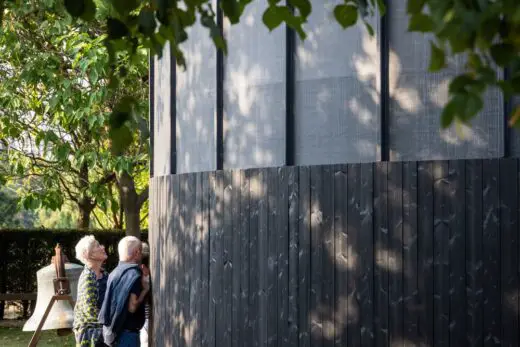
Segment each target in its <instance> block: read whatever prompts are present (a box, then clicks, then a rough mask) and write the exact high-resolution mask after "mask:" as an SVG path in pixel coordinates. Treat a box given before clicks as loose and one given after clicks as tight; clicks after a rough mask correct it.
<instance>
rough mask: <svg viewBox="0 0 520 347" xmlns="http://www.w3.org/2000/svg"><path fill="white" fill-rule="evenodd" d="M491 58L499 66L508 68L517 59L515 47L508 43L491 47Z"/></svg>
mask: <svg viewBox="0 0 520 347" xmlns="http://www.w3.org/2000/svg"><path fill="white" fill-rule="evenodd" d="M490 53H491V57H492V58H493V60H494V61H495V63H497V65H498V66H501V67H506V66H508V65H509V63H511V61H512V60H513V59H514V58H515V57H516V52H515V47H514V46H513V45H511V44H508V43H499V44H496V45H493V46H491V49H490Z"/></svg>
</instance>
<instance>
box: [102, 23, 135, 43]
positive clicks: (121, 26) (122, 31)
mask: <svg viewBox="0 0 520 347" xmlns="http://www.w3.org/2000/svg"><path fill="white" fill-rule="evenodd" d="M107 29H108V38H109V39H111V40H117V39H121V38H123V37H125V36H127V35H128V34H129V33H130V32H129V31H128V28H127V27H126V25H125V23H123V22H121V21H120V20H119V19H115V18H108V19H107Z"/></svg>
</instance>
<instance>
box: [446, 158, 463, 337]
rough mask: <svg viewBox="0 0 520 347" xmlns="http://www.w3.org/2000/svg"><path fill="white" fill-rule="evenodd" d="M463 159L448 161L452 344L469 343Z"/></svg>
mask: <svg viewBox="0 0 520 347" xmlns="http://www.w3.org/2000/svg"><path fill="white" fill-rule="evenodd" d="M465 168H466V167H465V165H464V161H462V160H455V161H450V162H449V180H450V192H449V199H450V200H451V206H452V208H451V212H452V213H451V216H450V240H449V262H450V265H449V266H450V292H449V299H450V323H449V327H450V345H451V346H453V345H455V346H463V345H465V343H466V266H465V265H466V264H465V261H466V185H465V183H466V170H465Z"/></svg>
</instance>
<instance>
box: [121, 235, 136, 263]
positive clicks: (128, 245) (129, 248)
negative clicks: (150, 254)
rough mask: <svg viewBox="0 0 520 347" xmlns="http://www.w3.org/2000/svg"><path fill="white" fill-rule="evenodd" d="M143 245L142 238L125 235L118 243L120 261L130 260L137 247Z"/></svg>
mask: <svg viewBox="0 0 520 347" xmlns="http://www.w3.org/2000/svg"><path fill="white" fill-rule="evenodd" d="M140 245H141V240H139V239H138V238H137V237H135V236H125V237H123V238H122V239H121V241H119V244H118V245H117V252H118V253H119V261H128V260H130V258H131V257H132V255H133V253H134V251H135V249H136V248H137V247H139V246H140Z"/></svg>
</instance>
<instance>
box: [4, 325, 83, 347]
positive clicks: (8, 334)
mask: <svg viewBox="0 0 520 347" xmlns="http://www.w3.org/2000/svg"><path fill="white" fill-rule="evenodd" d="M33 333H34V332H32V331H27V332H25V331H22V328H21V327H0V346H2V347H27V345H28V344H29V341H31V337H32V335H33ZM57 346H59V347H74V346H75V343H74V335H72V334H70V335H67V336H58V335H57V334H56V331H55V330H49V331H43V333H42V335H41V338H40V341H39V342H38V347H57Z"/></svg>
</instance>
